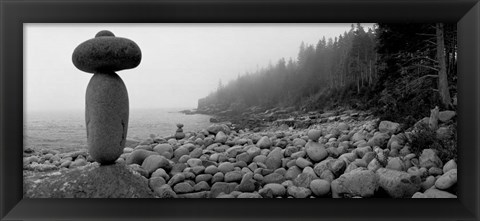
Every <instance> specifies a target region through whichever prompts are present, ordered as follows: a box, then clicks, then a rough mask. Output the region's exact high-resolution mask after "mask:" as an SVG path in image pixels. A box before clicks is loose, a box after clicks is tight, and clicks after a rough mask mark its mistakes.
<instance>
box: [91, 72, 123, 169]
mask: <svg viewBox="0 0 480 221" xmlns="http://www.w3.org/2000/svg"><path fill="white" fill-rule="evenodd" d="M128 111H129V107H128V93H127V88H126V87H125V84H124V83H123V81H122V79H121V78H120V77H119V76H118V75H117V74H116V73H114V72H108V73H98V74H95V75H93V77H92V78H91V79H90V82H89V83H88V86H87V94H86V108H85V120H86V125H87V143H88V150H89V153H90V156H92V158H93V159H94V160H95V161H97V162H99V163H100V164H112V163H114V162H115V160H116V159H117V158H118V157H119V156H120V155H121V154H122V153H123V148H124V147H125V141H126V137H127V129H128Z"/></svg>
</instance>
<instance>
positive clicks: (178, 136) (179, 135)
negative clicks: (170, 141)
mask: <svg viewBox="0 0 480 221" xmlns="http://www.w3.org/2000/svg"><path fill="white" fill-rule="evenodd" d="M182 127H183V124H177V131H176V132H175V139H177V140H181V139H183V138H185V133H183V129H182Z"/></svg>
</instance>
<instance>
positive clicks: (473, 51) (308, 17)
mask: <svg viewBox="0 0 480 221" xmlns="http://www.w3.org/2000/svg"><path fill="white" fill-rule="evenodd" d="M0 16H1V18H0V22H1V29H0V33H1V38H0V39H1V41H0V51H1V59H0V71H1V72H0V73H1V74H0V84H1V86H0V99H1V100H0V102H1V103H0V123H1V125H0V132H1V133H0V219H1V220H30V219H32V220H33V219H36V220H84V219H88V220H97V219H111V220H146V219H148V220H152V219H160V220H169V219H175V220H182V219H184V220H187V219H193V220H247V219H248V220H297V219H308V220H321V219H325V220H387V219H390V220H479V219H480V212H479V210H480V209H479V208H480V207H479V202H480V197H479V187H480V183H479V161H480V156H479V137H480V136H479V135H480V133H479V126H480V124H479V119H480V116H479V115H480V102H479V94H480V93H479V88H480V82H479V78H480V75H479V73H480V71H479V69H480V67H479V61H480V44H479V41H480V4H479V3H478V0H403V1H401V0H388V1H385V0H384V1H381V0H368V1H366V0H336V1H333V0H320V1H312V0H297V1H295V0H263V1H252V0H245V1H238V0H229V1H227V0H198V1H194V0H179V1H173V0H158V1H145V0H139V1H133V0H128V1H108V0H100V1H92V0H83V1H82V0H80V1H79V0H64V1H58V0H29V1H16V0H0ZM144 22H146V23H152V22H155V23H156V22H159V23H164V22H166V23H172V22H173V23H177V22H178V23H184V22H187V23H210V22H214V23H238V22H241V23H252V22H253V23H304V22H305V23H317V22H318V23H323V22H354V23H355V22H362V23H364V22H457V25H458V58H459V61H458V77H459V80H458V91H459V94H458V95H459V98H458V146H459V150H458V152H459V162H458V167H459V181H458V183H459V184H458V185H459V194H458V196H459V198H458V199H448V200H447V199H303V200H299V199H284V200H278V199H277V200H276V199H260V200H255V199H242V200H239V199H233V200H232V199H203V200H200V199H188V200H186V199H173V200H162V199H22V196H23V189H22V186H23V178H22V148H23V90H24V89H23V74H22V73H23V24H24V23H144Z"/></svg>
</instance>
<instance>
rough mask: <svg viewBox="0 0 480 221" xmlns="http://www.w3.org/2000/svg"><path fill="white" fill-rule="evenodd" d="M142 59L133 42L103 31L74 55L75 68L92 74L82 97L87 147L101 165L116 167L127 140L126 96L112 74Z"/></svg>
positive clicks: (119, 82) (117, 79)
mask: <svg viewBox="0 0 480 221" xmlns="http://www.w3.org/2000/svg"><path fill="white" fill-rule="evenodd" d="M141 58H142V54H141V51H140V48H139V47H138V45H137V44H136V43H135V42H133V41H131V40H129V39H126V38H120V37H115V35H114V34H113V33H112V32H110V31H105V30H104V31H100V32H98V33H97V34H96V35H95V38H92V39H90V40H87V41H85V42H83V43H81V44H80V45H78V46H77V47H76V48H75V50H74V52H73V55H72V61H73V64H74V65H75V67H77V68H78V69H80V70H81V71H84V72H87V73H92V74H93V77H92V78H91V79H90V82H89V83H88V86H87V93H86V97H85V98H86V102H85V121H86V127H87V143H88V151H89V153H90V156H91V157H92V158H93V159H94V160H95V161H97V162H98V163H100V164H102V165H106V164H113V163H115V160H116V159H118V157H119V156H120V155H121V154H122V153H123V148H124V147H125V141H126V137H127V128H128V114H129V104H128V93H127V88H126V87H125V84H124V83H123V81H122V79H121V78H120V76H118V75H117V74H116V73H115V72H116V71H120V70H125V69H131V68H135V67H137V66H138V65H139V64H140V60H141Z"/></svg>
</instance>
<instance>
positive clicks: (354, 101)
mask: <svg viewBox="0 0 480 221" xmlns="http://www.w3.org/2000/svg"><path fill="white" fill-rule="evenodd" d="M456 49H457V43H456V26H455V24H443V23H437V24H383V23H379V24H375V25H374V26H373V28H368V29H367V30H365V28H364V27H363V26H362V25H361V24H356V25H353V24H352V25H351V28H350V30H349V31H345V32H344V33H343V34H342V35H340V36H338V37H335V38H333V39H332V38H329V39H325V37H323V38H321V39H320V40H319V41H318V43H317V44H316V45H310V44H305V43H304V42H302V43H301V44H300V47H299V52H298V57H297V58H296V59H292V58H290V59H288V60H286V59H284V58H282V59H280V60H279V61H278V62H276V63H275V64H274V65H272V64H271V65H269V66H268V67H264V68H261V69H259V70H258V71H255V72H253V73H245V74H244V75H240V76H238V77H237V79H235V80H233V81H231V82H229V83H228V84H226V85H223V84H222V83H221V82H220V83H219V86H218V88H217V90H216V91H215V92H213V93H211V94H209V95H208V96H207V97H205V98H202V99H200V100H199V103H198V110H200V111H207V112H208V111H210V112H219V111H225V110H228V111H231V112H234V113H235V112H237V113H238V112H242V111H244V110H245V108H249V107H254V106H259V107H264V108H273V107H292V106H293V107H295V108H297V109H302V110H307V111H308V110H322V109H325V108H330V109H332V108H336V107H338V106H344V107H348V108H356V109H370V110H374V111H375V112H376V113H377V114H379V115H381V116H382V117H384V118H386V119H389V118H390V119H391V118H398V117H402V118H403V119H407V120H411V121H412V120H414V119H418V118H419V117H420V116H425V115H428V113H429V110H430V109H431V108H433V107H434V106H441V107H442V108H449V109H451V108H454V106H453V104H454V102H452V96H451V94H456V59H457V53H456ZM412 105H414V106H413V107H415V108H412ZM417 107H418V108H417ZM391 120H394V119H391Z"/></svg>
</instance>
